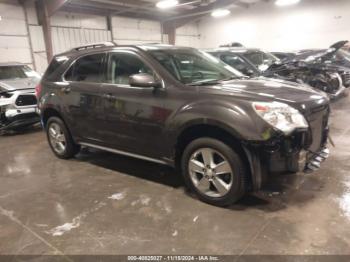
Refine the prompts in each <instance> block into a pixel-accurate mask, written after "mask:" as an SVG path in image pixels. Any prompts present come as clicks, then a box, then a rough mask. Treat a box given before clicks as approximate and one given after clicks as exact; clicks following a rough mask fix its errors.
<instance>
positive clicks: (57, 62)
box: [44, 56, 69, 80]
mask: <svg viewBox="0 0 350 262" xmlns="http://www.w3.org/2000/svg"><path fill="white" fill-rule="evenodd" d="M68 60H69V58H68V57H66V56H58V57H54V58H53V59H52V60H51V63H50V65H49V67H48V68H47V69H46V72H45V74H44V78H45V79H47V80H53V78H54V77H55V75H56V72H57V71H58V69H59V68H60V67H61V66H62V65H63V64H65V63H66V62H67V61H68Z"/></svg>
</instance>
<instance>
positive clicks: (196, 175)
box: [188, 148, 233, 197]
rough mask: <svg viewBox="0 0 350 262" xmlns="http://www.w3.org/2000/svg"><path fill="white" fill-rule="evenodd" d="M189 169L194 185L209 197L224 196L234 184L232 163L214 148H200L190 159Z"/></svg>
mask: <svg viewBox="0 0 350 262" xmlns="http://www.w3.org/2000/svg"><path fill="white" fill-rule="evenodd" d="M188 171H189V174H190V177H191V180H192V182H193V184H194V186H195V187H196V188H197V189H198V190H199V191H200V192H201V193H203V194H205V195H207V196H209V197H223V196H225V195H226V194H227V193H228V192H229V191H230V189H231V187H232V184H233V171H232V168H231V165H230V163H229V162H228V160H227V159H226V157H224V156H223V155H222V154H221V153H219V152H218V151H216V150H214V149H212V148H200V149H198V150H197V151H195V152H194V153H193V154H192V156H191V157H190V159H189V163H188Z"/></svg>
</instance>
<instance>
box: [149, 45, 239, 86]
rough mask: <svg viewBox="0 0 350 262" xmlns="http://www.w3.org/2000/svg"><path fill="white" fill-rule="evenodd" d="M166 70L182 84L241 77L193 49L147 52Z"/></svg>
mask: <svg viewBox="0 0 350 262" xmlns="http://www.w3.org/2000/svg"><path fill="white" fill-rule="evenodd" d="M148 52H149V53H150V54H151V56H152V57H153V58H155V59H156V60H157V61H158V62H159V63H160V64H161V65H162V66H164V67H165V68H166V70H167V71H168V72H169V73H170V74H172V75H173V76H174V77H175V78H176V79H177V80H179V81H180V82H182V83H184V84H196V83H206V82H215V81H221V80H228V79H231V78H238V77H243V75H242V74H241V73H240V72H238V71H237V70H235V69H233V68H232V67H230V66H229V65H226V64H225V63H223V62H221V61H220V60H219V59H217V58H215V57H213V56H212V55H210V54H208V53H205V52H202V51H198V50H195V49H174V50H171V49H169V50H149V51H148Z"/></svg>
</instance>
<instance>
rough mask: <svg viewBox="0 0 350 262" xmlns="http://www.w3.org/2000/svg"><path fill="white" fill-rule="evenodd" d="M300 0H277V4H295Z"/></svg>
mask: <svg viewBox="0 0 350 262" xmlns="http://www.w3.org/2000/svg"><path fill="white" fill-rule="evenodd" d="M299 2H300V0H276V2H275V4H276V5H277V6H287V5H295V4H297V3H299Z"/></svg>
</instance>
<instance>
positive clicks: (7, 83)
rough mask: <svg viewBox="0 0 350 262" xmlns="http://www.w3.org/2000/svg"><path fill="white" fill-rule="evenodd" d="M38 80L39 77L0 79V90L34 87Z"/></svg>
mask: <svg viewBox="0 0 350 262" xmlns="http://www.w3.org/2000/svg"><path fill="white" fill-rule="evenodd" d="M39 81H40V79H39V78H22V79H8V80H0V92H1V91H13V90H16V89H34V88H35V87H36V85H37V84H38V83H39Z"/></svg>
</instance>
